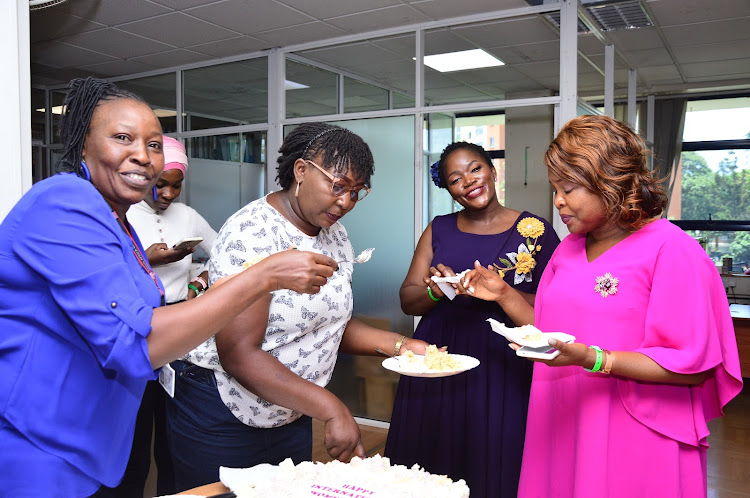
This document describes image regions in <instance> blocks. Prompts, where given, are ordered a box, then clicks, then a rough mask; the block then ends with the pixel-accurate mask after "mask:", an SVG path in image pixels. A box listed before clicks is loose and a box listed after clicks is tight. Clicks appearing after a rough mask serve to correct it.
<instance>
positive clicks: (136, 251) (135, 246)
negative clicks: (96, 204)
mask: <svg viewBox="0 0 750 498" xmlns="http://www.w3.org/2000/svg"><path fill="white" fill-rule="evenodd" d="M112 214H114V215H115V218H117V221H119V222H120V227H122V229H123V230H124V231H125V233H126V234H128V237H130V241H131V242H132V243H133V255H134V256H135V258H136V259H137V260H138V263H139V264H140V265H141V268H143V270H144V271H145V272H146V273H148V276H149V277H151V280H153V281H154V285H156V288H157V289H159V295H160V296H161V305H162V306H164V305H166V304H167V300H166V297H165V295H164V289H162V288H161V285H159V279H158V278H157V277H156V273H155V272H154V270H152V269H151V267H150V266H149V265H148V264H147V263H146V258H144V257H143V254H141V250H140V249H138V244H136V243H135V239H134V238H133V235H132V234H131V233H130V230H128V227H127V226H126V225H125V223H124V222H123V221H122V220H121V219H120V216H119V215H118V214H117V212H116V211H115V210H112Z"/></svg>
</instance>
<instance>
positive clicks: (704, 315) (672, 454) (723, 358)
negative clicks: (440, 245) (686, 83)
mask: <svg viewBox="0 0 750 498" xmlns="http://www.w3.org/2000/svg"><path fill="white" fill-rule="evenodd" d="M646 155H647V153H646V151H645V147H644V144H643V142H642V141H641V139H640V138H639V137H638V136H637V135H636V134H635V133H633V132H632V131H631V130H630V129H629V128H628V127H626V126H624V125H623V124H621V123H619V122H617V121H615V120H614V119H612V118H609V117H606V116H581V117H578V118H576V119H573V120H572V121H570V122H569V123H567V124H566V125H565V127H563V129H562V130H561V131H560V133H559V134H558V136H557V138H555V140H554V141H553V142H552V144H551V145H550V147H549V149H548V151H547V153H546V155H545V163H546V165H547V168H548V174H549V179H550V183H551V184H552V187H553V189H554V192H555V207H556V208H557V209H558V211H559V212H560V217H561V218H562V221H563V222H564V223H565V224H566V225H567V227H568V229H569V230H570V232H571V234H570V235H569V236H567V237H566V238H565V239H564V240H563V241H562V242H561V243H560V245H559V246H558V248H557V250H556V251H555V253H554V254H553V255H552V258H551V259H550V262H549V264H548V265H547V268H546V269H545V271H544V274H543V275H542V279H541V281H540V283H539V289H538V291H537V295H536V301H535V307H534V308H533V309H532V308H531V307H530V306H529V305H528V304H527V303H526V302H525V301H524V300H523V299H522V298H520V297H519V295H518V294H517V293H514V292H509V288H508V286H507V284H505V283H504V282H503V280H502V279H501V278H499V276H498V275H497V273H495V272H492V271H490V270H487V269H484V268H482V267H481V266H479V265H476V266H477V268H476V270H474V271H472V272H471V273H470V274H467V276H466V278H465V279H464V281H463V286H462V287H463V288H462V289H461V291H462V292H466V293H468V294H470V295H474V296H476V297H481V298H484V299H490V300H495V301H498V302H499V303H501V304H502V306H503V308H505V309H507V307H508V306H516V307H518V309H520V310H525V313H527V314H528V316H529V322H532V317H533V323H534V324H535V325H536V326H537V328H539V329H541V330H542V331H544V332H553V331H560V332H566V333H568V334H571V335H574V336H575V337H576V340H575V342H573V343H569V344H564V343H562V342H559V341H556V340H554V339H551V340H550V341H549V342H550V345H552V346H554V347H555V348H557V349H558V350H559V351H560V354H559V356H557V357H556V358H554V359H552V360H538V361H537V362H536V364H535V366H534V374H533V380H532V387H531V400H530V403H529V413H528V424H527V429H526V443H525V446H524V455H523V463H522V469H521V482H520V485H519V491H518V496H519V497H545V498H546V497H578V496H597V497H633V496H659V497H660V498H664V497H701V496H706V494H707V471H706V451H707V449H708V445H707V443H706V438H707V436H708V428H707V425H706V423H707V422H708V421H709V420H711V419H712V418H715V417H718V416H720V415H722V410H723V407H724V406H725V405H726V404H727V403H728V402H729V401H730V400H731V399H732V398H733V397H734V396H736V395H737V393H738V392H739V391H740V390H741V389H742V376H741V374H740V367H739V358H738V354H737V344H736V340H735V337H734V329H733V326H732V319H731V316H730V314H729V305H728V302H727V298H726V295H725V293H724V286H723V285H722V282H721V278H720V277H719V273H718V271H717V270H716V267H715V266H714V264H713V262H712V261H711V260H710V259H709V258H708V256H707V255H706V253H705V251H703V250H702V249H701V247H700V245H699V244H698V243H697V242H696V241H695V240H693V239H692V238H691V237H689V236H688V235H687V234H685V233H684V232H682V231H681V230H680V229H679V228H677V227H676V226H674V225H672V224H671V223H670V222H669V221H667V220H666V219H660V217H661V215H662V213H663V211H664V209H665V207H666V202H667V198H666V195H665V193H664V191H663V189H662V188H661V186H660V182H659V181H657V180H656V179H655V178H654V176H653V174H652V173H651V172H650V171H649V169H648V167H647V164H646ZM511 346H512V347H513V348H514V349H517V348H518V347H519V346H518V345H517V344H511Z"/></svg>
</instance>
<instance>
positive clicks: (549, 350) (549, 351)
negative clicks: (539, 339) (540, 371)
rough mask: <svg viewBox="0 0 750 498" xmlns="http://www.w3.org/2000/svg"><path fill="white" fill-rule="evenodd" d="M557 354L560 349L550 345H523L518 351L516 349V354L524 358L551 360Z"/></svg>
mask: <svg viewBox="0 0 750 498" xmlns="http://www.w3.org/2000/svg"><path fill="white" fill-rule="evenodd" d="M559 354H560V350H559V349H555V348H553V347H552V346H541V347H538V348H530V347H529V346H523V347H521V348H520V349H518V351H516V355H518V356H522V357H524V358H536V359H538V360H551V359H552V358H555V357H556V356H557V355H559Z"/></svg>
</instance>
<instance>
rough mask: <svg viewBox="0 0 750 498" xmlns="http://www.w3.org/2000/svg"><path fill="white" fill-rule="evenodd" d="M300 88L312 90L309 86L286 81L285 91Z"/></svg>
mask: <svg viewBox="0 0 750 498" xmlns="http://www.w3.org/2000/svg"><path fill="white" fill-rule="evenodd" d="M300 88H310V87H309V86H307V85H303V84H302V83H297V82H294V81H289V80H284V90H299V89H300Z"/></svg>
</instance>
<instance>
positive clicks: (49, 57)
mask: <svg viewBox="0 0 750 498" xmlns="http://www.w3.org/2000/svg"><path fill="white" fill-rule="evenodd" d="M113 60H115V57H112V56H109V55H105V54H102V53H99V52H94V51H93V50H88V49H85V48H80V47H76V46H73V45H69V44H67V43H61V42H47V43H43V44H40V45H37V46H36V49H35V50H32V51H31V61H32V62H36V63H37V64H44V65H46V66H50V67H55V68H63V67H79V66H85V65H87V64H96V63H100V62H109V61H113Z"/></svg>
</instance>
